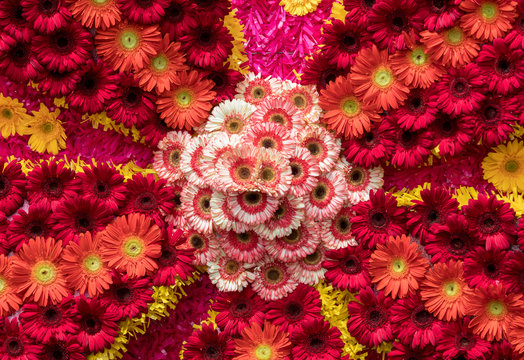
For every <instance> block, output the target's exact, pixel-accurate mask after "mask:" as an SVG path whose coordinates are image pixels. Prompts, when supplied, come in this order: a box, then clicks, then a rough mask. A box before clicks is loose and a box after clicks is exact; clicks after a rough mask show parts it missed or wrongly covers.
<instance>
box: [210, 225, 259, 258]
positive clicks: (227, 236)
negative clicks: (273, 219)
mask: <svg viewBox="0 0 524 360" xmlns="http://www.w3.org/2000/svg"><path fill="white" fill-rule="evenodd" d="M220 245H221V247H222V250H224V252H225V253H226V254H227V255H228V256H229V257H231V258H233V259H235V260H236V261H238V262H246V263H249V264H254V263H257V262H258V261H259V260H260V259H261V258H262V257H263V256H264V253H265V248H264V244H263V241H262V239H261V238H260V237H259V236H258V235H257V234H256V233H255V232H253V231H246V232H241V233H237V232H235V231H228V232H224V233H221V234H220Z"/></svg>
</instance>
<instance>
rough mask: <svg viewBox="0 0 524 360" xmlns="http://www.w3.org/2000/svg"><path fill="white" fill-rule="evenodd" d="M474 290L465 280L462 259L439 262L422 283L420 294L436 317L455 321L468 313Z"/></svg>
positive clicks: (427, 307)
mask: <svg viewBox="0 0 524 360" xmlns="http://www.w3.org/2000/svg"><path fill="white" fill-rule="evenodd" d="M471 293H472V291H471V289H470V288H469V287H468V285H467V284H466V282H465V281H464V269H463V268H462V261H453V260H451V261H450V262H449V263H447V264H445V263H437V264H435V265H434V266H433V269H431V270H430V271H429V272H428V273H427V275H426V279H425V280H424V281H423V282H422V284H421V290H420V295H421V297H422V300H423V301H424V304H425V306H426V309H428V311H429V312H430V313H432V314H433V315H434V316H435V317H437V318H438V319H440V320H445V321H452V320H453V321H455V320H457V318H459V317H463V316H464V315H465V314H466V304H467V302H468V297H469V296H470V295H471Z"/></svg>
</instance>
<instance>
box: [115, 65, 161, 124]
mask: <svg viewBox="0 0 524 360" xmlns="http://www.w3.org/2000/svg"><path fill="white" fill-rule="evenodd" d="M115 95H116V96H115V97H114V98H113V99H111V100H110V101H109V102H108V106H107V108H106V111H107V115H108V116H109V117H111V119H113V120H115V121H116V122H118V123H121V124H123V125H124V126H126V127H132V126H136V127H140V126H143V125H145V124H146V123H147V122H148V120H149V119H151V118H152V117H154V115H155V102H156V97H155V96H154V95H153V94H152V93H150V92H146V91H144V90H142V89H141V88H140V87H139V86H138V82H137V81H136V80H135V79H134V78H133V76H132V75H127V74H125V73H120V75H119V83H118V89H117V91H116V92H115Z"/></svg>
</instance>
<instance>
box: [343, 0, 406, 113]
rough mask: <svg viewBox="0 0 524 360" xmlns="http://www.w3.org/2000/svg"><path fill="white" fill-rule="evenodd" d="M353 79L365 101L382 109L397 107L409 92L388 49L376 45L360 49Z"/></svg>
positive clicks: (356, 90)
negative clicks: (393, 64) (391, 61)
mask: <svg viewBox="0 0 524 360" xmlns="http://www.w3.org/2000/svg"><path fill="white" fill-rule="evenodd" d="M402 1H403V0H402ZM351 81H352V82H353V86H354V91H355V94H356V95H357V96H358V97H360V98H362V100H363V102H364V103H367V104H370V105H372V106H375V107H376V108H379V109H382V110H389V109H397V108H398V107H399V106H400V105H402V104H403V103H404V100H405V99H406V98H407V95H408V93H409V89H408V88H407V87H406V86H405V85H404V84H403V83H401V82H400V81H399V79H398V78H397V76H396V75H395V74H394V72H393V70H392V68H391V64H390V62H389V57H388V53H387V51H385V50H383V51H380V50H379V49H378V48H377V47H376V46H375V45H373V46H372V47H371V48H367V49H362V50H360V52H359V53H358V56H357V58H356V59H355V64H354V66H353V67H352V68H351Z"/></svg>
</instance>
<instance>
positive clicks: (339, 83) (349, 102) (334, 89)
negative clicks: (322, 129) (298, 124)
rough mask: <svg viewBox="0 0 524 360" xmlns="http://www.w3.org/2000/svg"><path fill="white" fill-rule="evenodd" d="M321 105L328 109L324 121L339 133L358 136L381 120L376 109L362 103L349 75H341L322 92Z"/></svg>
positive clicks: (325, 109) (353, 136)
mask: <svg viewBox="0 0 524 360" xmlns="http://www.w3.org/2000/svg"><path fill="white" fill-rule="evenodd" d="M320 107H321V108H322V109H323V110H324V111H326V114H325V115H324V118H323V121H324V122H326V123H327V124H328V128H329V129H333V130H335V132H336V133H337V134H339V135H343V136H345V137H349V138H351V139H352V138H358V137H360V136H362V134H363V133H364V132H367V131H369V130H370V128H371V121H380V116H379V115H378V114H377V112H376V109H375V108H373V107H371V106H370V105H368V104H365V103H362V102H361V101H360V100H359V99H358V98H357V97H356V96H355V93H354V90H353V85H352V83H351V79H350V78H349V75H347V76H346V77H343V76H340V77H338V78H337V79H336V80H335V81H332V82H330V83H329V84H328V86H327V87H326V88H325V89H324V90H322V91H321V92H320Z"/></svg>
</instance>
